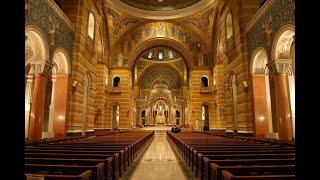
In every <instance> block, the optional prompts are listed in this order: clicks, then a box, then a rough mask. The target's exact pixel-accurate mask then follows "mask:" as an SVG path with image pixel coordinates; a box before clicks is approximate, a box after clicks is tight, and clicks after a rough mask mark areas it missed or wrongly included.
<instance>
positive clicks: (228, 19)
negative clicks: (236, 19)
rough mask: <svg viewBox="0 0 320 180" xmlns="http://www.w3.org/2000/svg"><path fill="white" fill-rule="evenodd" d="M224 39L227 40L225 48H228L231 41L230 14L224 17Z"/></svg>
mask: <svg viewBox="0 0 320 180" xmlns="http://www.w3.org/2000/svg"><path fill="white" fill-rule="evenodd" d="M226 38H227V47H230V44H231V42H232V39H233V22H232V14H231V12H229V13H228V15H227V17H226Z"/></svg>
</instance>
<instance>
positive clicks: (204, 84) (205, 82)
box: [201, 76, 209, 87]
mask: <svg viewBox="0 0 320 180" xmlns="http://www.w3.org/2000/svg"><path fill="white" fill-rule="evenodd" d="M201 83H202V87H208V86H209V84H208V78H207V77H205V76H202V78H201Z"/></svg>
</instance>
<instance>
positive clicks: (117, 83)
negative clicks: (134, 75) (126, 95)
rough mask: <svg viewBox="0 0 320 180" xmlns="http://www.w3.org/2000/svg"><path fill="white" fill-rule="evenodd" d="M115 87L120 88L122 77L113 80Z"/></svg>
mask: <svg viewBox="0 0 320 180" xmlns="http://www.w3.org/2000/svg"><path fill="white" fill-rule="evenodd" d="M113 87H120V77H118V76H117V77H114V78H113Z"/></svg>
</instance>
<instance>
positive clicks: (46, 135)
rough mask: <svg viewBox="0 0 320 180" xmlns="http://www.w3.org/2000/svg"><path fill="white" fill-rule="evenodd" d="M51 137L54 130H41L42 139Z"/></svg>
mask: <svg viewBox="0 0 320 180" xmlns="http://www.w3.org/2000/svg"><path fill="white" fill-rule="evenodd" d="M53 137H54V132H42V139H45V138H53Z"/></svg>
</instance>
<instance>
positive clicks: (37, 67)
mask: <svg viewBox="0 0 320 180" xmlns="http://www.w3.org/2000/svg"><path fill="white" fill-rule="evenodd" d="M30 65H31V72H32V73H34V74H46V73H48V72H49V71H50V70H51V68H52V67H53V66H54V64H53V63H51V62H49V61H43V60H32V61H30Z"/></svg>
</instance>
